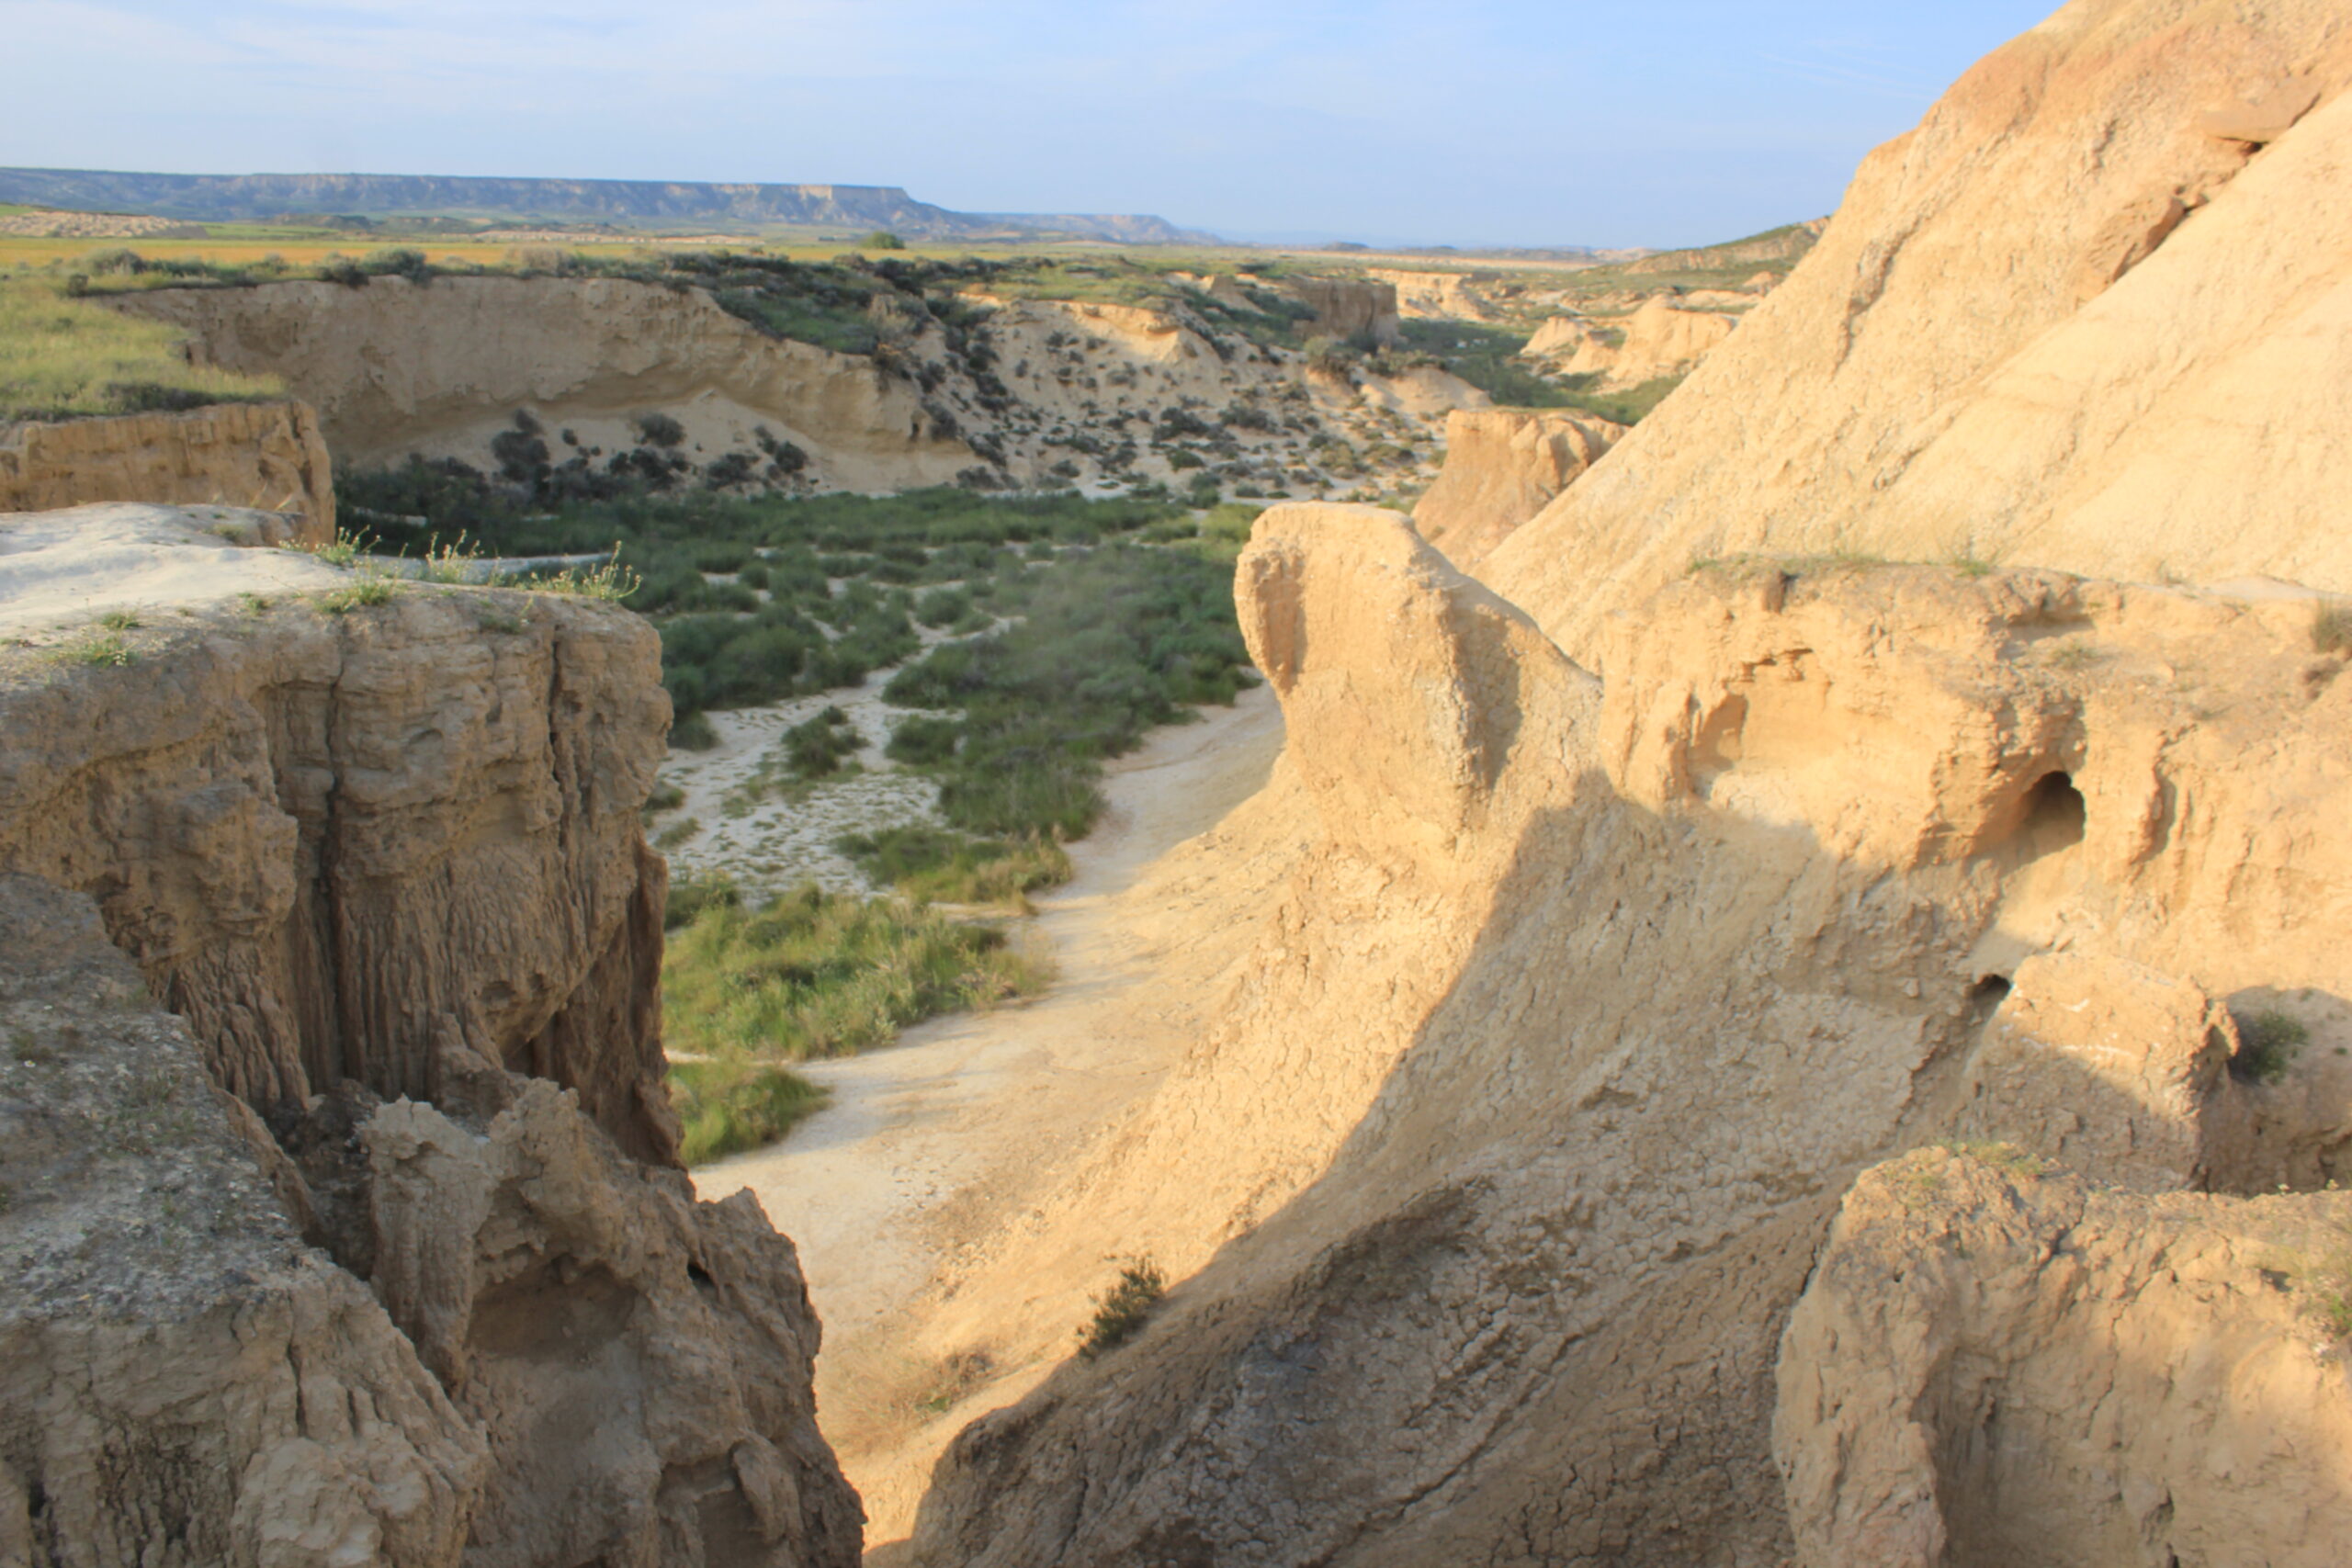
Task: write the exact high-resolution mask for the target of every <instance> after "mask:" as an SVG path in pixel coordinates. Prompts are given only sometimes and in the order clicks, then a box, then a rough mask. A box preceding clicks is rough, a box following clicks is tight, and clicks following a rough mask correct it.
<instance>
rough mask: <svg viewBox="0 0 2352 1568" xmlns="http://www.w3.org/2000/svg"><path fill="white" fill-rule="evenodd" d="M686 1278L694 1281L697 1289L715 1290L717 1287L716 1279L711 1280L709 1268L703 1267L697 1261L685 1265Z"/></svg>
mask: <svg viewBox="0 0 2352 1568" xmlns="http://www.w3.org/2000/svg"><path fill="white" fill-rule="evenodd" d="M686 1278H687V1279H688V1280H692V1281H694V1283H695V1286H696V1287H697V1288H698V1289H701V1290H706V1291H715V1290H717V1289H718V1280H713V1279H712V1278H711V1277H710V1270H709V1269H706V1268H704V1267H703V1266H702V1265H701V1264H699V1263H689V1264H687V1265H686Z"/></svg>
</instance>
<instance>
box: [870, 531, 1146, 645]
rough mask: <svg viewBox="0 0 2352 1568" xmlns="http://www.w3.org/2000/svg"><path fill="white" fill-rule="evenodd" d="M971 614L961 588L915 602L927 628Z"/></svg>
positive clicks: (967, 594)
mask: <svg viewBox="0 0 2352 1568" xmlns="http://www.w3.org/2000/svg"><path fill="white" fill-rule="evenodd" d="M1153 526H1155V527H1157V526H1159V525H1157V524H1155V525H1153ZM971 613H972V595H971V593H970V592H968V591H967V590H965V589H961V588H934V589H933V590H931V591H930V592H927V593H925V594H924V595H923V596H922V598H920V599H918V600H916V601H915V619H916V620H918V621H921V622H922V624H923V625H924V626H952V625H954V624H955V623H956V622H957V621H960V620H962V619H963V618H964V617H965V616H966V615H970V614H971Z"/></svg>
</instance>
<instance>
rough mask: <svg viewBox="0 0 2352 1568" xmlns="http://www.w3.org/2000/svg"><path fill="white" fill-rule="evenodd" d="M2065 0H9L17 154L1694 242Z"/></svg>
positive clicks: (52, 162)
mask: <svg viewBox="0 0 2352 1568" xmlns="http://www.w3.org/2000/svg"><path fill="white" fill-rule="evenodd" d="M2052 3H2053V0H1870V3H1867V4H1865V3H1860V0H1786V3H1773V0H1650V3H1649V4H1647V5H1641V6H1628V5H1625V4H1623V0H1618V3H1616V4H1606V5H1589V4H1577V3H1563V0H1555V3H1553V4H1549V5H1539V4H1532V3H1529V0H1414V3H1411V4H1404V3H1397V4H1391V3H1388V0H1358V3H1355V4H1350V5H1340V4H1331V3H1320V0H1303V3H1291V0H1260V3H1256V4H1244V3H1239V0H1157V3H1154V4H1136V3H1131V0H1094V3H1092V4H1081V3H1074V0H988V3H985V4H946V3H944V0H768V3H764V4H752V3H744V0H338V3H311V0H208V3H206V4H201V5H196V4H186V3H178V0H174V3H165V0H0V38H6V39H8V40H9V42H8V54H9V56H10V57H11V58H9V60H8V61H7V62H6V63H7V65H8V69H7V71H6V76H7V79H8V87H7V90H6V93H5V95H0V164H18V165H27V164H29V165H37V166H45V167H73V168H118V169H154V170H166V171H175V172H195V173H246V172H252V171H257V170H266V171H270V172H280V173H282V172H297V173H299V172H314V171H345V170H356V171H364V172H369V173H387V174H459V175H570V176H580V177H607V178H628V179H643V178H669V179H712V180H786V181H793V180H809V181H835V182H840V183H843V184H872V185H899V186H906V187H907V188H908V189H909V190H910V191H911V192H913V193H914V194H915V195H916V196H918V197H922V198H924V199H926V200H931V201H936V202H939V203H941V204H943V205H944V206H949V207H956V208H962V209H975V210H982V211H1090V212H1094V211H1148V212H1158V213H1159V214H1161V215H1162V216H1164V217H1167V218H1170V219H1172V220H1176V221H1178V222H1180V223H1186V224H1192V225H1195V226H1199V227H1203V228H1209V229H1216V230H1219V231H1225V232H1229V233H1235V234H1270V233H1293V234H1312V235H1319V236H1337V237H1354V238H1362V239H1366V240H1375V241H1376V240H1419V241H1426V242H1451V243H1462V244H1473V243H1485V244H1539V245H1540V244H1599V245H1621V244H1651V245H1672V244H1682V243H1698V242H1702V241H1706V240H1711V239H1720V238H1725V237H1728V236H1731V235H1736V234H1741V233H1747V232H1750V231H1755V230H1757V229H1761V228H1766V227H1769V226H1770V225H1772V224H1775V223H1780V222H1784V221H1787V220H1792V219H1796V218H1804V217H1811V216H1815V215H1818V214H1820V213H1823V212H1826V211H1827V210H1829V209H1831V208H1833V207H1834V206H1836V204H1837V202H1838V196H1839V193H1840V192H1841V191H1842V190H1843V188H1844V186H1845V183H1846V180H1847V178H1848V177H1849V175H1851V173H1852V171H1853V167H1854V164H1855V162H1856V161H1857V160H1858V159H1859V158H1860V156H1861V154H1862V153H1863V152H1866V151H1867V150H1868V149H1869V148H1870V147H1871V146H1872V145H1874V144H1875V143H1877V142H1879V141H1883V140H1885V139H1886V138H1887V137H1889V136H1892V135H1894V134H1895V133H1897V132H1899V131H1901V130H1905V129H1906V128H1907V127H1909V126H1910V125H1912V124H1913V123H1914V122H1915V121H1917V118H1919V115H1920V114H1921V112H1922V111H1923V110H1925V109H1926V108H1927V107H1928V104H1929V103H1931V102H1932V101H1933V100H1934V98H1935V97H1936V96H1937V95H1938V94H1939V93H1940V92H1941V91H1942V90H1943V89H1944V87H1945V86H1947V85H1949V84H1950V83H1951V80H1952V79H1953V78H1954V77H1955V76H1957V75H1958V74H1959V73H1961V72H1962V71H1963V70H1965V69H1966V68H1967V67H1968V65H1969V64H1970V63H1971V62H1973V61H1974V60H1976V59H1977V58H1978V57H1979V56H1980V55H1982V54H1984V53H1985V51H1987V50H1989V49H1991V48H1992V47H1994V46H1995V45H1996V44H1998V43H2000V42H2001V41H2002V40H2003V39H2007V38H2009V37H2011V36H2014V35H2015V34H2017V33H2018V32H2021V31H2023V30H2025V29H2026V28H2029V27H2031V26H2032V25H2034V24H2035V23H2036V22H2038V21H2040V20H2041V17H2043V16H2044V15H2045V14H2046V13H2047V11H2048V10H2049V9H2050V8H2051V5H2052Z"/></svg>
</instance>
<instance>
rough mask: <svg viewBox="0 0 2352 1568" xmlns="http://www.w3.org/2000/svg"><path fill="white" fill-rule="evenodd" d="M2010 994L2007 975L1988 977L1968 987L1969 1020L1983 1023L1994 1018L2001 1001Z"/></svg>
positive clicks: (1981, 978)
mask: <svg viewBox="0 0 2352 1568" xmlns="http://www.w3.org/2000/svg"><path fill="white" fill-rule="evenodd" d="M2008 994H2009V977H2008V976H2007V975H1986V976H1981V977H1980V978H1979V979H1978V980H1977V982H1976V984H1974V985H1973V986H1971V987H1968V1018H1969V1021H1970V1022H1972V1023H1982V1022H1984V1021H1985V1020H1986V1019H1988V1018H1990V1017H1992V1016H1993V1013H1994V1010H1996V1008H1998V1007H1999V1006H2000V1005H2001V999H2002V998H2004V997H2007V995H2008Z"/></svg>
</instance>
